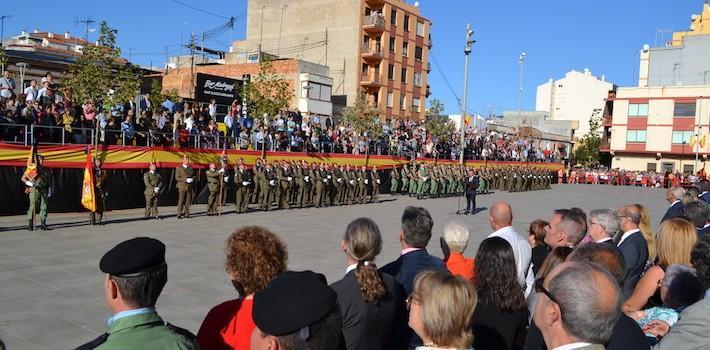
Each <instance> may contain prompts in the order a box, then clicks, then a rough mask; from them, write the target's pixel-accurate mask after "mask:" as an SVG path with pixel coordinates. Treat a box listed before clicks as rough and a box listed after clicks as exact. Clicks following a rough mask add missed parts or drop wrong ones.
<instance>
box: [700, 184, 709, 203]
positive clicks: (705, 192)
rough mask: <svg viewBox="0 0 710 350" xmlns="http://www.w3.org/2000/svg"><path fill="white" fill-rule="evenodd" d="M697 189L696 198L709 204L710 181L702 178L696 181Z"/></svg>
mask: <svg viewBox="0 0 710 350" xmlns="http://www.w3.org/2000/svg"><path fill="white" fill-rule="evenodd" d="M698 189H700V194H699V195H698V199H700V200H701V201H704V202H705V203H708V204H710V181H708V180H702V181H700V182H699V183H698Z"/></svg>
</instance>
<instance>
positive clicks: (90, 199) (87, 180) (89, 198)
mask: <svg viewBox="0 0 710 350" xmlns="http://www.w3.org/2000/svg"><path fill="white" fill-rule="evenodd" d="M81 205H83V206H84V208H86V209H89V210H90V211H92V212H93V211H96V195H95V193H94V166H93V164H91V149H90V148H89V146H86V166H85V167H84V181H83V182H82V185H81Z"/></svg>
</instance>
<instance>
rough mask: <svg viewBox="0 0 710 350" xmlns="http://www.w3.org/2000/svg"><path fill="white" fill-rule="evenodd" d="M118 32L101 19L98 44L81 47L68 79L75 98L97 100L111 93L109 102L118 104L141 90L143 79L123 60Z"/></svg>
mask: <svg viewBox="0 0 710 350" xmlns="http://www.w3.org/2000/svg"><path fill="white" fill-rule="evenodd" d="M117 34H118V31H117V30H116V29H113V28H111V27H109V26H108V23H106V21H101V23H100V24H99V39H98V41H97V45H90V44H87V45H86V46H84V47H83V48H82V54H81V56H79V58H78V59H77V60H76V63H75V64H74V65H73V66H72V67H71V68H70V70H69V74H68V76H69V77H68V79H67V80H66V82H65V85H66V87H67V89H68V90H69V91H71V93H72V96H71V98H72V99H73V100H74V101H77V102H79V103H82V102H84V101H86V100H93V101H94V102H95V103H98V102H99V101H102V100H104V99H105V98H107V97H108V96H111V99H110V102H111V103H113V104H117V103H124V102H127V101H128V100H130V99H131V98H133V96H135V94H136V93H137V92H138V89H139V87H140V78H139V76H138V74H137V73H136V72H135V71H134V69H133V67H132V66H131V65H130V64H124V63H122V62H121V61H120V58H121V50H120V49H119V48H118V47H117V46H116V35H117ZM111 92H113V93H111Z"/></svg>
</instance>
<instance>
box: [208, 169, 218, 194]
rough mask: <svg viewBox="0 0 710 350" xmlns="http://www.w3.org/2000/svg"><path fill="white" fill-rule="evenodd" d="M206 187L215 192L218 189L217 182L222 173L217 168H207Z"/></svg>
mask: <svg viewBox="0 0 710 350" xmlns="http://www.w3.org/2000/svg"><path fill="white" fill-rule="evenodd" d="M206 175H207V189H208V190H210V192H217V191H219V182H220V180H222V174H221V173H220V172H219V170H216V169H215V170H212V169H210V170H207V173H206Z"/></svg>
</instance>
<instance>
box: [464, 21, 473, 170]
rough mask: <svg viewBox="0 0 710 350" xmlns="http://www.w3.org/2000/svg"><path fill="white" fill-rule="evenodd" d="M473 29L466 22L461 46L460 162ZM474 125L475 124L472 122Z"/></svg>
mask: <svg viewBox="0 0 710 350" xmlns="http://www.w3.org/2000/svg"><path fill="white" fill-rule="evenodd" d="M472 35H473V29H471V24H466V44H465V45H464V47H463V54H464V58H465V62H464V65H463V100H462V101H461V164H464V160H465V158H464V154H465V153H466V128H465V127H466V125H465V124H466V99H467V98H468V61H469V60H468V56H469V55H471V47H472V46H473V44H474V43H475V42H476V41H475V40H471V36H472ZM474 125H475V124H474Z"/></svg>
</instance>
